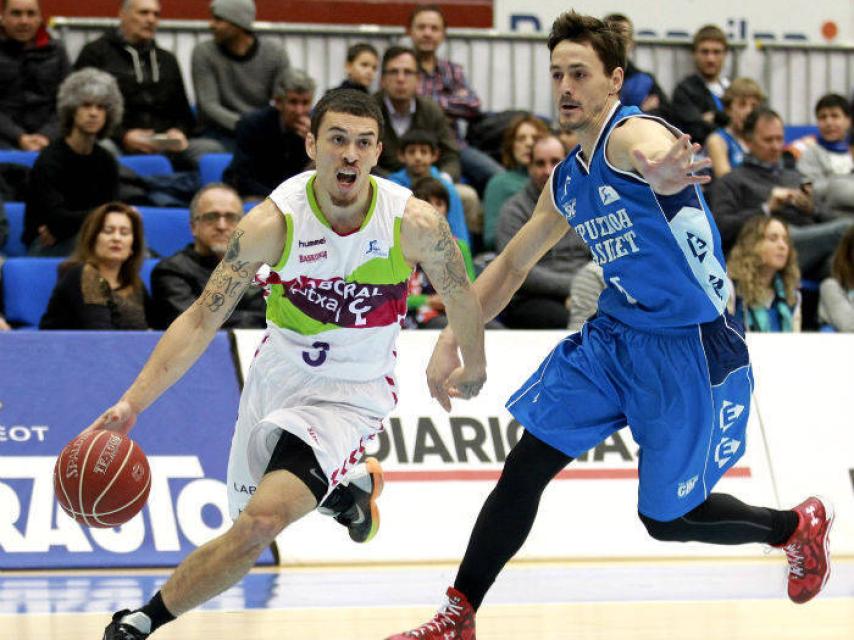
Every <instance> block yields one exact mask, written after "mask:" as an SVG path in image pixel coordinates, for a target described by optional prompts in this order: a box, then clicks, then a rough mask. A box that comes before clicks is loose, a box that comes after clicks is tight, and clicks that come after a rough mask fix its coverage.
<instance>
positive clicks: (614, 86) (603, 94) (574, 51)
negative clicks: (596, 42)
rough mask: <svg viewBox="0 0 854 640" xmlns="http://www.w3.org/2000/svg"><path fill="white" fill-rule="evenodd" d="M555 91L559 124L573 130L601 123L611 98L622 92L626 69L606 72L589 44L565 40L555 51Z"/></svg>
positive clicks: (552, 76)
mask: <svg viewBox="0 0 854 640" xmlns="http://www.w3.org/2000/svg"><path fill="white" fill-rule="evenodd" d="M550 73H551V78H552V91H553V92H554V96H555V101H556V102H557V109H558V118H559V120H560V125H561V127H562V128H564V129H568V130H570V131H577V130H585V129H588V128H591V127H595V128H596V129H597V131H598V128H599V127H601V126H602V124H603V122H604V120H605V116H606V115H607V113H606V109H607V108H608V106H609V103H608V99H609V98H610V97H611V96H612V95H617V94H619V92H620V87H621V86H622V84H623V70H622V69H620V68H619V67H617V68H615V69H614V71H613V72H611V74H607V73H605V66H604V65H603V64H602V61H601V60H600V59H599V56H598V55H597V54H596V51H595V50H594V49H593V47H591V46H590V44H588V43H586V42H584V43H578V42H572V41H570V40H563V41H561V42H560V43H558V45H557V46H556V47H555V48H554V51H552V61H551V67H550Z"/></svg>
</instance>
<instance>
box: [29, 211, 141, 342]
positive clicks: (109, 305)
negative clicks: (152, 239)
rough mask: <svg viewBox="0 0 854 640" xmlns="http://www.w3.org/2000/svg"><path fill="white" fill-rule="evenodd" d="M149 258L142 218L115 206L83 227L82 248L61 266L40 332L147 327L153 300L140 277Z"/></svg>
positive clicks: (92, 215)
mask: <svg viewBox="0 0 854 640" xmlns="http://www.w3.org/2000/svg"><path fill="white" fill-rule="evenodd" d="M144 254H145V240H144V236H143V229H142V218H140V215H139V213H137V211H136V210H135V209H133V208H132V207H130V206H128V205H126V204H124V203H121V202H110V203H107V204H104V205H101V206H100V207H98V208H96V209H95V210H94V211H92V213H90V214H89V216H88V217H87V218H86V220H85V221H84V222H83V227H82V228H81V229H80V235H79V237H78V240H77V246H76V248H75V249H74V253H73V254H72V255H71V257H70V258H69V259H68V260H66V261H65V262H63V263H62V264H61V265H60V267H59V271H60V276H59V281H58V282H57V283H56V287H55V288H54V290H53V293H52V294H51V297H50V302H49V303H48V307H47V311H46V312H45V314H44V316H42V319H41V323H40V325H39V327H40V328H41V329H138V330H142V329H148V326H149V325H148V322H147V320H146V317H147V316H150V307H151V304H150V299H149V296H148V292H147V291H146V290H145V287H144V286H143V284H142V280H140V277H139V271H140V268H141V267H142V261H143V257H144Z"/></svg>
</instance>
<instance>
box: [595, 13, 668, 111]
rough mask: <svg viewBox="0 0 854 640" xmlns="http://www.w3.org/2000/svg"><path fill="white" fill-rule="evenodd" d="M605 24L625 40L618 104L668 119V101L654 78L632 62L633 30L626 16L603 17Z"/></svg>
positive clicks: (609, 15) (618, 14)
mask: <svg viewBox="0 0 854 640" xmlns="http://www.w3.org/2000/svg"><path fill="white" fill-rule="evenodd" d="M604 22H605V24H607V25H608V26H609V27H611V29H613V30H616V31H618V32H619V33H622V34H623V37H624V38H625V39H626V55H627V56H628V57H627V58H626V68H625V69H624V70H623V86H622V88H621V89H620V102H622V103H623V104H625V105H629V106H635V107H638V108H639V109H640V110H641V111H643V112H645V113H649V114H650V115H654V116H659V117H660V118H665V119H666V120H669V119H670V100H669V99H668V98H667V94H665V93H664V89H662V88H661V87H660V86H659V84H658V81H657V80H656V79H655V76H654V75H652V74H651V73H649V72H648V71H641V70H640V69H638V68H637V66H636V65H635V63H634V62H632V59H631V55H632V53H633V52H634V50H635V28H634V25H633V24H632V21H631V20H629V18H628V16H626V15H624V14H622V13H611V14H608V15H607V16H605V18H604Z"/></svg>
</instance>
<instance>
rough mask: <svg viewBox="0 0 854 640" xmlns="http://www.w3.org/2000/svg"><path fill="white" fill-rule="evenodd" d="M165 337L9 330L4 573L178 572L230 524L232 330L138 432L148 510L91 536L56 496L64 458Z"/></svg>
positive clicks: (1, 517) (4, 379)
mask: <svg viewBox="0 0 854 640" xmlns="http://www.w3.org/2000/svg"><path fill="white" fill-rule="evenodd" d="M159 337H160V334H159V333H156V332H145V333H136V332H121V333H109V332H107V333H100V332H58V331H57V332H14V333H13V332H7V333H0V569H23V568H43V567H98V566H168V565H174V564H176V563H177V562H179V561H180V560H181V559H182V558H183V557H184V556H186V555H187V554H188V553H189V552H190V551H191V550H192V549H194V548H195V547H197V546H199V545H201V544H203V543H205V542H206V541H207V540H209V539H210V538H212V537H213V536H215V535H217V534H218V533H220V532H222V531H224V530H225V529H227V528H228V527H229V526H230V524H231V522H230V520H229V519H228V515H227V514H228V509H227V505H226V494H225V471H226V462H227V455H228V447H229V444H230V442H231V433H232V430H233V426H234V419H235V417H236V413H237V412H236V408H237V402H238V397H239V393H240V388H239V379H238V377H237V371H236V370H235V367H234V361H233V359H232V352H231V346H230V341H229V336H228V334H226V333H220V334H218V335H217V336H216V337H215V338H214V341H213V343H212V344H211V346H210V348H209V349H208V350H207V351H206V352H205V354H204V355H203V356H202V357H201V359H200V360H199V362H197V363H196V365H195V366H194V367H193V368H192V369H191V370H190V371H189V372H188V373H187V374H186V375H185V376H184V378H183V379H182V380H181V381H180V382H179V383H178V384H176V385H175V386H174V387H173V388H172V389H170V390H169V391H167V392H166V394H164V395H163V396H162V397H161V398H160V399H159V400H158V401H156V402H155V403H154V404H153V405H152V406H151V407H149V408H148V409H147V410H146V411H145V412H144V413H143V414H142V415H141V416H140V418H139V421H138V422H137V425H136V427H135V428H134V429H133V431H132V432H131V437H132V438H133V439H134V440H135V441H136V442H138V443H139V445H140V446H141V447H142V449H143V451H144V452H145V453H146V454H147V456H148V460H149V463H150V465H151V471H152V484H151V493H150V496H149V499H148V503H147V505H146V507H145V508H144V509H143V511H142V512H140V513H139V514H137V515H136V516H135V517H134V518H133V519H132V520H130V522H128V523H127V524H125V525H124V526H122V527H119V528H116V529H89V528H87V527H84V526H81V525H79V524H77V523H76V522H74V521H73V520H72V519H71V518H69V517H68V516H67V515H66V514H65V513H64V512H63V511H62V510H61V509H60V507H59V505H58V504H57V503H56V501H55V499H54V494H53V467H54V463H55V460H56V456H57V455H58V454H59V452H60V451H61V450H62V448H63V447H64V446H65V444H66V443H67V442H68V441H70V440H71V439H72V438H73V437H75V436H76V435H77V434H78V433H79V432H80V431H81V430H82V429H84V428H85V427H86V426H87V425H89V424H90V423H91V422H92V421H93V420H94V419H95V418H97V417H98V415H99V414H100V413H101V412H102V411H104V410H105V409H107V408H108V407H109V406H110V405H111V404H113V403H114V402H115V401H116V400H118V399H119V397H120V396H121V394H122V393H123V392H124V391H125V390H126V389H127V387H128V386H129V385H130V383H131V382H132V381H133V379H134V377H135V376H136V375H137V373H138V372H139V370H140V369H141V368H142V365H143V364H144V363H145V361H146V359H147V358H148V355H149V354H150V353H151V350H152V349H153V348H154V345H155V343H156V341H157V340H158V338H159ZM271 558H272V556H271V554H269V553H267V554H266V555H265V561H266V562H270V561H271Z"/></svg>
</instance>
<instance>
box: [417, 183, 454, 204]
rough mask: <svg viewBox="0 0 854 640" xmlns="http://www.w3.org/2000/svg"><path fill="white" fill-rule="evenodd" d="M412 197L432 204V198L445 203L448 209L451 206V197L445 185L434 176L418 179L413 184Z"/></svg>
mask: <svg viewBox="0 0 854 640" xmlns="http://www.w3.org/2000/svg"><path fill="white" fill-rule="evenodd" d="M412 195H414V196H415V197H416V198H418V199H419V200H424V201H425V202H430V198H436V199H438V200H441V201H442V202H444V203H445V207H446V208H447V207H450V206H451V196H450V195H449V194H448V190H447V189H446V188H445V185H443V184H442V181H441V180H437V179H436V178H434V177H432V176H424V177H423V178H418V180H416V181H415V182H414V183H413V184H412Z"/></svg>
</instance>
